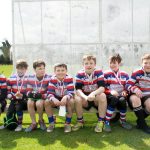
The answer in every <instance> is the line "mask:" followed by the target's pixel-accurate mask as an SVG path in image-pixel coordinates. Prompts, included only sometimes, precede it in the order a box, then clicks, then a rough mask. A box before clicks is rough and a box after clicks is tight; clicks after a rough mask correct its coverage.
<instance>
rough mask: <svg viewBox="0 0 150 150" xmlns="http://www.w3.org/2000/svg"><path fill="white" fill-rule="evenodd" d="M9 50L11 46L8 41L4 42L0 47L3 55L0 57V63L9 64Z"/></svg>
mask: <svg viewBox="0 0 150 150" xmlns="http://www.w3.org/2000/svg"><path fill="white" fill-rule="evenodd" d="M10 48H11V45H10V43H9V42H8V40H5V41H3V42H2V46H1V47H0V49H1V50H2V53H3V57H0V59H1V60H0V62H2V61H3V62H2V63H4V64H11V63H12V61H11V59H10Z"/></svg>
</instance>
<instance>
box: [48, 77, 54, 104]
mask: <svg viewBox="0 0 150 150" xmlns="http://www.w3.org/2000/svg"><path fill="white" fill-rule="evenodd" d="M54 95H55V85H54V84H53V83H52V82H51V80H50V81H49V84H48V89H47V98H48V99H49V100H50V101H52V100H53V99H54V98H55V96H54Z"/></svg>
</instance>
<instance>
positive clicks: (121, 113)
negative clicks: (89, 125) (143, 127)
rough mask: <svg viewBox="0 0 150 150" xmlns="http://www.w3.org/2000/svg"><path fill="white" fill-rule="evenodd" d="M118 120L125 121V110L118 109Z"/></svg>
mask: <svg viewBox="0 0 150 150" xmlns="http://www.w3.org/2000/svg"><path fill="white" fill-rule="evenodd" d="M120 121H121V122H125V121H126V110H120Z"/></svg>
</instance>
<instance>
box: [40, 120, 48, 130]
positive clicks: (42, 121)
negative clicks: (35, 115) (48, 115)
mask: <svg viewBox="0 0 150 150" xmlns="http://www.w3.org/2000/svg"><path fill="white" fill-rule="evenodd" d="M39 125H40V129H41V130H46V125H45V123H44V120H41V121H40V120H39Z"/></svg>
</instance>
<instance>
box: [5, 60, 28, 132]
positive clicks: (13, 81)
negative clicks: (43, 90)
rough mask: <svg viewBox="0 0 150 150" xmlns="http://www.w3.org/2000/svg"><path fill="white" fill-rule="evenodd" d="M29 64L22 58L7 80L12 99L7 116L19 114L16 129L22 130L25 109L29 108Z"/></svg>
mask: <svg viewBox="0 0 150 150" xmlns="http://www.w3.org/2000/svg"><path fill="white" fill-rule="evenodd" d="M27 69H28V64H27V62H26V61H25V60H23V59H20V60H18V61H17V62H16V73H15V74H13V75H11V76H10V78H9V79H8V82H7V89H8V95H7V98H8V99H10V100H11V102H10V105H9V108H8V111H7V114H6V116H8V117H9V116H12V115H13V114H14V113H16V114H17V118H18V126H17V128H16V129H15V131H21V130H22V120H23V110H26V109H27V98H26V93H27V80H28V76H27V75H26V72H27Z"/></svg>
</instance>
